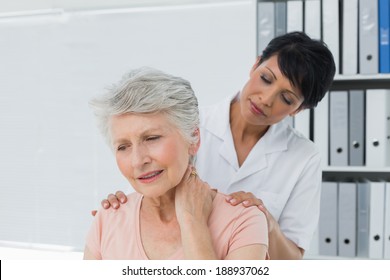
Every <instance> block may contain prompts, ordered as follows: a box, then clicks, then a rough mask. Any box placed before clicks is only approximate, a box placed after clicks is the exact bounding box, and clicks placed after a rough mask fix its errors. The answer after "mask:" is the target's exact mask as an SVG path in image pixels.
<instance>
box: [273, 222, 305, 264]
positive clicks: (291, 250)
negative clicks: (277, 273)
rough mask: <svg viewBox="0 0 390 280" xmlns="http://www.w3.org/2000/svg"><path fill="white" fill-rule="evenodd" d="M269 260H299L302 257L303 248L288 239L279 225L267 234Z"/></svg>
mask: <svg viewBox="0 0 390 280" xmlns="http://www.w3.org/2000/svg"><path fill="white" fill-rule="evenodd" d="M268 253H269V255H270V258H271V260H299V259H302V258H303V253H304V250H303V249H301V248H299V247H298V246H297V245H296V244H295V243H294V242H292V241H291V240H289V239H288V238H287V237H286V236H285V235H284V234H283V232H282V231H281V230H280V228H279V226H276V227H275V228H274V230H273V231H272V232H270V234H269V250H268Z"/></svg>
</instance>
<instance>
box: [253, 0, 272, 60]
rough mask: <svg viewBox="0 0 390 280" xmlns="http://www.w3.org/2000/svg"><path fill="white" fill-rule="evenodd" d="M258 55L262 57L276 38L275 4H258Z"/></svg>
mask: <svg viewBox="0 0 390 280" xmlns="http://www.w3.org/2000/svg"><path fill="white" fill-rule="evenodd" d="M257 36H258V38H257V53H258V55H261V54H262V53H263V50H264V49H265V47H266V46H267V45H268V43H269V42H270V41H271V40H272V39H273V38H274V37H275V3H274V2H259V3H258V4H257Z"/></svg>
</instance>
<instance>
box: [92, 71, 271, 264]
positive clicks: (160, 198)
mask: <svg viewBox="0 0 390 280" xmlns="http://www.w3.org/2000/svg"><path fill="white" fill-rule="evenodd" d="M91 105H92V107H93V109H94V111H95V114H96V117H97V120H98V125H99V127H100V129H101V131H102V133H103V135H104V136H105V137H106V140H107V142H108V144H109V145H110V146H111V147H112V150H113V152H114V154H115V157H116V162H117V165H118V167H119V169H120V171H121V173H122V174H123V176H124V177H125V178H126V179H127V180H128V181H129V183H130V184H131V185H132V187H133V188H134V189H135V190H136V192H135V193H132V194H129V195H127V200H128V203H126V205H124V206H122V207H121V208H120V209H117V210H116V209H112V208H111V209H108V210H106V211H98V214H97V215H96V216H95V219H94V221H93V224H92V226H91V229H90V231H89V234H88V237H87V242H86V247H85V252H84V258H85V259H265V258H266V257H267V248H268V227H267V220H266V217H265V215H264V213H262V212H261V211H260V210H259V209H257V208H256V207H249V208H245V207H244V206H232V205H230V204H228V203H225V200H226V197H225V195H224V194H221V193H217V192H216V191H215V190H213V189H211V188H210V187H209V185H208V184H206V183H204V182H203V181H202V180H201V179H200V178H199V177H198V176H197V173H196V170H195V169H194V167H193V166H192V163H193V159H194V158H195V156H196V153H197V151H198V148H199V145H200V134H199V128H198V126H199V112H198V102H197V99H196V97H195V95H194V92H193V90H192V89H191V86H190V84H189V82H188V81H186V80H184V79H182V78H179V77H174V76H172V75H169V74H166V73H163V72H161V71H158V70H155V69H151V68H141V69H136V70H133V71H131V72H130V73H129V74H128V75H126V76H125V77H124V78H123V79H122V81H120V82H119V83H118V84H117V85H115V86H114V87H113V88H112V89H111V90H109V91H108V93H107V94H106V95H104V96H102V97H99V98H96V99H94V100H92V101H91ZM189 181H190V182H191V183H189V184H188V182H189Z"/></svg>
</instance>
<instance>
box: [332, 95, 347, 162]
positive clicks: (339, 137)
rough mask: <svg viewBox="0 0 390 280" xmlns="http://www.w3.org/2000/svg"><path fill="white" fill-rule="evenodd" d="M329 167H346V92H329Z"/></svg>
mask: <svg viewBox="0 0 390 280" xmlns="http://www.w3.org/2000/svg"><path fill="white" fill-rule="evenodd" d="M329 98H330V99H329V134H330V142H329V155H330V159H329V162H330V165H332V166H346V165H348V92H347V91H331V92H330V96H329Z"/></svg>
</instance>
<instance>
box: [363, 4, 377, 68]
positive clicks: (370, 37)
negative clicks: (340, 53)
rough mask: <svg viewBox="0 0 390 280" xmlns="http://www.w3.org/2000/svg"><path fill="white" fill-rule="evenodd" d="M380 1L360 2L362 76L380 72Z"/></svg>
mask: <svg viewBox="0 0 390 280" xmlns="http://www.w3.org/2000/svg"><path fill="white" fill-rule="evenodd" d="M378 46H379V44H378V1H377V0H359V68H360V73H361V74H376V73H378V71H379V55H378V54H379V49H378Z"/></svg>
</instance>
